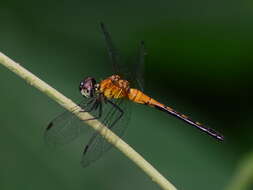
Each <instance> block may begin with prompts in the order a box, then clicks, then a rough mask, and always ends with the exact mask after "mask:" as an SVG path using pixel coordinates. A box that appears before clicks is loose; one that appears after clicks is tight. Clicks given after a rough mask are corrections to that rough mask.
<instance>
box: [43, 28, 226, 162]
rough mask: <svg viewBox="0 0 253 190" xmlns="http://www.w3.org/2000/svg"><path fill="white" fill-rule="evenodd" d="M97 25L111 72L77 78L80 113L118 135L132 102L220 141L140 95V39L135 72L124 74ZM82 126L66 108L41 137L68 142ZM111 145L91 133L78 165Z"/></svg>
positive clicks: (211, 132) (219, 137) (106, 35)
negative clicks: (99, 76) (107, 53)
mask: <svg viewBox="0 0 253 190" xmlns="http://www.w3.org/2000/svg"><path fill="white" fill-rule="evenodd" d="M100 26H101V29H102V32H103V36H104V38H105V41H106V44H107V49H108V52H109V56H110V59H111V62H112V65H113V72H114V73H113V74H112V75H111V76H110V77H108V78H106V79H104V80H102V81H101V82H99V83H98V82H96V80H95V79H94V78H92V77H87V78H85V79H84V80H83V81H81V83H80V86H79V90H80V92H81V94H82V96H84V97H85V99H84V100H83V101H82V102H81V103H80V104H79V106H80V107H81V108H82V109H83V111H84V112H89V113H91V115H93V116H94V118H91V119H98V120H99V121H100V122H101V123H103V124H104V125H105V126H106V127H108V128H109V129H111V130H112V131H113V132H115V133H116V134H117V135H118V136H120V137H121V136H123V133H124V131H125V129H126V126H127V123H128V121H129V113H130V112H129V111H130V108H129V106H130V105H129V104H130V102H135V103H138V104H144V105H147V106H149V107H152V108H156V109H157V110H160V111H163V112H165V113H168V114H169V115H173V116H175V117H177V118H179V119H181V120H183V121H184V122H186V123H188V124H190V125H191V126H193V127H195V128H197V129H199V130H201V131H203V132H205V133H206V134H208V135H210V136H212V137H214V138H215V139H217V140H223V136H222V135H221V134H219V133H218V132H216V131H215V130H213V129H211V128H207V127H205V126H203V125H202V124H201V123H199V122H196V121H194V120H192V119H190V118H189V117H188V116H186V115H184V114H181V113H179V112H177V111H175V110H174V109H172V108H170V107H168V106H165V105H164V104H161V103H160V102H158V101H156V100H155V99H153V98H151V97H149V96H148V95H146V94H144V93H143V92H142V91H143V90H142V89H143V88H142V83H143V77H142V69H143V65H144V57H145V54H146V52H145V48H144V43H143V42H141V45H140V52H139V63H138V65H137V66H135V72H134V73H133V72H132V73H131V72H129V73H127V72H126V70H124V66H123V65H120V63H119V53H118V51H117V50H116V48H115V47H114V45H113V43H112V40H111V37H110V34H109V33H108V31H107V29H106V28H105V26H104V24H103V23H101V25H100ZM132 86H135V87H136V88H133V87H132ZM137 88H139V89H141V90H138V89H137ZM84 128H86V125H85V124H84V123H83V122H82V121H81V120H79V119H78V118H77V117H76V116H75V115H74V114H73V113H71V112H69V111H66V112H64V113H63V114H61V115H59V116H58V117H56V118H55V119H54V120H53V121H51V122H50V124H49V125H48V127H47V128H46V131H45V139H46V142H47V143H49V144H51V145H58V144H65V143H69V142H70V141H72V140H74V139H75V138H76V137H77V136H79V134H80V133H81V131H82V130H83V129H84ZM111 146H112V145H111V144H110V143H108V142H107V141H106V140H105V139H104V138H103V137H101V136H100V135H99V133H98V132H94V134H93V135H92V137H91V138H90V140H89V141H88V143H87V145H86V146H85V148H84V152H83V156H82V161H81V164H82V166H83V167H86V166H88V165H89V164H90V163H92V162H94V161H96V160H98V159H99V158H100V157H101V156H102V155H103V154H104V153H105V152H107V151H108V150H109V149H110V148H111Z"/></svg>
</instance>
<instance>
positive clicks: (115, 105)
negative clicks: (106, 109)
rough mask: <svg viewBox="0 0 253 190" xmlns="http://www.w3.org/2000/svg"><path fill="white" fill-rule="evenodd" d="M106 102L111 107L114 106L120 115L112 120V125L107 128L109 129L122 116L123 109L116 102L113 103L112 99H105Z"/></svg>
mask: <svg viewBox="0 0 253 190" xmlns="http://www.w3.org/2000/svg"><path fill="white" fill-rule="evenodd" d="M107 102H109V103H110V104H111V105H112V106H113V107H115V108H116V109H117V110H118V111H119V112H120V115H119V116H118V117H117V118H116V119H115V120H114V121H113V123H112V125H111V126H110V127H109V129H111V128H112V127H113V126H114V125H115V124H116V123H117V122H118V121H119V120H120V118H121V117H122V116H123V114H124V111H123V110H122V109H121V108H120V107H119V106H118V105H117V104H114V103H113V102H112V101H110V100H107Z"/></svg>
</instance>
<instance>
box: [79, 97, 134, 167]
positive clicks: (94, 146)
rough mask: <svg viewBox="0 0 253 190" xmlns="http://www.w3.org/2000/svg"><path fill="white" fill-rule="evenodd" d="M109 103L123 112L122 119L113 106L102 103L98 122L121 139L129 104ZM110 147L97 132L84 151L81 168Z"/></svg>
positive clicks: (128, 115) (127, 118)
mask: <svg viewBox="0 0 253 190" xmlns="http://www.w3.org/2000/svg"><path fill="white" fill-rule="evenodd" d="M111 101H112V102H113V104H115V105H116V106H118V107H120V108H121V110H123V115H122V117H120V115H121V112H120V111H119V110H118V109H117V108H116V107H115V106H113V105H112V104H109V103H104V104H103V108H102V109H103V110H102V117H101V118H100V119H99V120H100V121H101V122H102V123H103V124H104V125H105V126H106V127H108V128H109V129H110V130H112V131H113V132H114V133H116V134H117V135H118V136H119V137H122V136H123V134H124V131H125V129H126V127H127V124H128V122H129V118H130V113H131V111H130V110H131V109H130V107H129V106H130V104H129V101H128V100H125V99H116V100H111ZM111 147H112V144H110V143H109V142H107V141H106V140H105V139H104V138H103V137H102V136H101V135H100V134H99V133H98V132H95V133H94V134H93V136H92V137H91V139H90V140H89V142H88V144H87V145H86V147H85V149H84V153H83V156H82V161H81V164H82V166H83V167H87V166H88V165H89V164H90V163H92V162H94V161H96V160H98V159H99V158H100V157H101V156H102V155H103V154H104V153H105V152H107V151H108V150H110V148H111Z"/></svg>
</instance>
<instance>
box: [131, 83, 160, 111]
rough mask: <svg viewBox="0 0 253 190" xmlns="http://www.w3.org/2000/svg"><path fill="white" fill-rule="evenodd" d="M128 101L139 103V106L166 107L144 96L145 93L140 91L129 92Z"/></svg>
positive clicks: (132, 89)
mask: <svg viewBox="0 0 253 190" xmlns="http://www.w3.org/2000/svg"><path fill="white" fill-rule="evenodd" d="M128 99H129V100H131V101H133V102H135V103H138V104H145V105H148V106H152V107H153V106H161V107H163V106H164V105H162V104H161V103H159V102H158V101H156V100H154V99H153V98H151V97H149V96H147V95H146V94H144V93H143V92H141V91H140V90H138V89H134V88H131V89H130V90H129V92H128Z"/></svg>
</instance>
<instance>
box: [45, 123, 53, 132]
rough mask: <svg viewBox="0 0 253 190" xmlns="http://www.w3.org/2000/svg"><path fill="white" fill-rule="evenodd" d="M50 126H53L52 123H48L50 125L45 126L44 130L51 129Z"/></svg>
mask: <svg viewBox="0 0 253 190" xmlns="http://www.w3.org/2000/svg"><path fill="white" fill-rule="evenodd" d="M52 126H53V122H50V123H49V125H48V126H47V128H46V130H49V129H51V128H52Z"/></svg>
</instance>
